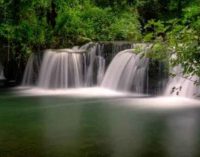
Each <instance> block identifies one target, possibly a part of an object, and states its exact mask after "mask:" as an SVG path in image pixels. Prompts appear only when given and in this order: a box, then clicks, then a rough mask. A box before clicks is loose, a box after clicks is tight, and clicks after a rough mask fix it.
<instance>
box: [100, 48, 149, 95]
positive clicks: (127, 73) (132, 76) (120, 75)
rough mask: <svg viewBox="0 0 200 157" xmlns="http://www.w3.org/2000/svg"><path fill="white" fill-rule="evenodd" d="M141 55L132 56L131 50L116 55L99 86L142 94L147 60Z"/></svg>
mask: <svg viewBox="0 0 200 157" xmlns="http://www.w3.org/2000/svg"><path fill="white" fill-rule="evenodd" d="M142 55H143V54H142V53H140V54H138V55H136V54H134V53H133V50H132V49H130V50H125V51H121V52H120V53H118V54H117V55H116V56H115V57H114V58H113V60H112V62H111V63H110V65H109V67H108V69H107V71H106V74H105V77H104V79H103V81H102V84H101V86H102V87H105V88H110V89H114V90H122V91H130V90H133V91H134V92H137V93H143V92H144V90H145V86H146V77H147V69H148V63H149V60H148V59H147V58H144V57H143V56H142Z"/></svg>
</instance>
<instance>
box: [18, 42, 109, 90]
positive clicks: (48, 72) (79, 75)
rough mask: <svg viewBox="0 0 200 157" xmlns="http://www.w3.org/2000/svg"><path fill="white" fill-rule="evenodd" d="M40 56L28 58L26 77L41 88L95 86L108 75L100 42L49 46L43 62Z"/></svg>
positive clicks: (24, 80)
mask: <svg viewBox="0 0 200 157" xmlns="http://www.w3.org/2000/svg"><path fill="white" fill-rule="evenodd" d="M36 56H37V55H32V56H30V58H29V60H28V63H27V66H26V69H25V73H24V77H23V81H22V85H24V86H29V85H33V82H37V86H38V87H41V88H70V87H74V88H75V87H84V86H93V85H97V84H100V83H101V81H102V79H103V76H104V72H105V59H104V57H103V56H102V55H101V51H100V47H99V45H98V44H93V43H88V44H86V45H84V46H82V47H80V48H79V47H77V46H76V47H73V48H72V49H58V50H47V51H46V52H45V53H44V56H43V60H42V63H41V65H39V64H40V63H39V64H36V63H37V62H36V63H35V58H36ZM36 65H38V66H36ZM36 71H37V73H38V74H37V78H36V77H35V76H36V75H35V73H36ZM38 71H39V72H38ZM33 78H34V79H33Z"/></svg>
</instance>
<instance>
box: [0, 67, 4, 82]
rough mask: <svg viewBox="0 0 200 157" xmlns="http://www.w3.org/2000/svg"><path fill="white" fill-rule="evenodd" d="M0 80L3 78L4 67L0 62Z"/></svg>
mask: <svg viewBox="0 0 200 157" xmlns="http://www.w3.org/2000/svg"><path fill="white" fill-rule="evenodd" d="M0 80H5V76H4V68H3V66H2V65H1V63H0Z"/></svg>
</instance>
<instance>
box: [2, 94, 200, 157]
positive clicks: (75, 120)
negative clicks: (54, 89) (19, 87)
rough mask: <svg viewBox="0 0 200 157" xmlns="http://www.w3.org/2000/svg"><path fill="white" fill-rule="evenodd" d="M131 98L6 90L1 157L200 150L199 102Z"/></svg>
mask: <svg viewBox="0 0 200 157" xmlns="http://www.w3.org/2000/svg"><path fill="white" fill-rule="evenodd" d="M126 99H127V98H106V99H103V98H91V99H89V98H85V99H83V98H67V97H65V96H40V97H39V96H32V97H23V96H15V95H13V94H10V93H9V92H7V93H5V92H1V94H0V157H199V156H200V149H199V148H200V123H199V120H200V110H199V109H198V108H196V109H195V108H187V109H180V110H176V111H173V110H168V111H165V110H148V109H139V108H136V107H131V106H128V105H125V102H126V101H125V100H126ZM133 100H134V99H133ZM133 102H134V101H133ZM161 103H162V102H161Z"/></svg>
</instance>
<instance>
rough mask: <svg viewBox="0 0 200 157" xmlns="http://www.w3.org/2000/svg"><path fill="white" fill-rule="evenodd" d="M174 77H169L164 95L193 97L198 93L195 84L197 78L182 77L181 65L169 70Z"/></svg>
mask: <svg viewBox="0 0 200 157" xmlns="http://www.w3.org/2000/svg"><path fill="white" fill-rule="evenodd" d="M171 73H173V75H174V77H171V78H170V79H169V81H168V84H167V86H166V90H165V92H164V95H167V96H187V97H195V96H197V94H198V92H199V87H198V86H197V84H196V83H195V82H197V81H199V77H197V76H185V75H183V72H182V68H181V65H178V66H176V67H174V68H173V69H172V70H171Z"/></svg>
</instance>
